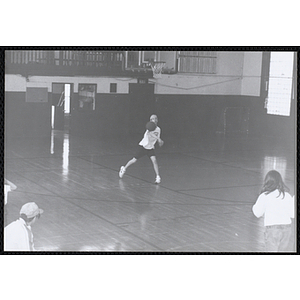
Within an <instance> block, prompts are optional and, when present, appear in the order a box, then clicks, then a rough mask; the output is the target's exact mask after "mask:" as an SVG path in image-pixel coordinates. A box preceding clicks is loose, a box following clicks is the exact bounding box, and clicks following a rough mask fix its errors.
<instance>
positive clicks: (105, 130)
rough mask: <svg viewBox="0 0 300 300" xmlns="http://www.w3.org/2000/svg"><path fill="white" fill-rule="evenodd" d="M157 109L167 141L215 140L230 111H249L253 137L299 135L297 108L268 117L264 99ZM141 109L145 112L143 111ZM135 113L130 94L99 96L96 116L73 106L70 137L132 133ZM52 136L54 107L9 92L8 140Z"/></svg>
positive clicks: (176, 100) (171, 102)
mask: <svg viewBox="0 0 300 300" xmlns="http://www.w3.org/2000/svg"><path fill="white" fill-rule="evenodd" d="M49 94H51V93H49ZM49 99H51V95H49ZM77 99H78V94H77V93H74V95H73V100H72V101H74V103H77V102H78V101H76V100H77ZM153 107H154V109H153V112H154V113H156V114H157V115H158V116H159V125H160V126H161V128H162V134H163V135H165V136H166V137H178V138H181V137H184V136H195V137H197V136H208V135H212V136H213V135H215V134H216V132H217V131H220V130H222V124H223V123H222V122H223V120H222V116H223V112H224V109H225V108H226V107H248V108H249V111H250V118H249V134H250V135H252V136H257V137H261V136H271V137H280V138H287V139H289V140H291V141H292V140H293V139H294V134H295V130H296V125H295V118H294V117H293V115H294V111H295V105H294V104H293V105H292V114H291V116H290V117H282V116H274V115H267V114H266V112H265V110H264V108H263V100H262V99H261V98H259V97H250V96H211V95H209V96H205V95H155V98H154V106H153ZM139 110H141V113H142V110H143V107H141V108H140V109H139ZM131 111H132V107H131V100H130V94H123V95H120V94H118V95H113V94H97V95H96V110H95V111H85V110H81V111H79V110H78V109H76V107H75V106H74V105H73V110H72V115H71V130H70V133H71V134H74V135H83V136H86V137H91V138H98V137H111V138H115V137H122V136H126V135H128V134H132V128H135V127H140V124H141V123H139V124H138V123H137V119H138V116H137V113H138V112H137V111H135V112H134V114H132V113H131ZM143 113H144V112H143ZM151 113H152V108H149V109H148V111H147V112H146V113H145V114H144V116H145V119H146V118H147V117H146V116H148V115H150V114H151ZM135 116H136V117H135ZM145 121H147V120H145ZM220 126H221V127H220ZM143 130H144V128H141V129H140V131H139V130H137V131H135V132H134V134H136V133H138V134H141V133H142V132H143ZM50 131H51V101H50V100H49V102H48V103H27V102H25V93H23V92H7V93H5V134H6V136H7V137H20V136H22V137H43V136H44V137H45V136H48V135H49V134H50Z"/></svg>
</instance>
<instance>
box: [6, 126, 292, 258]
mask: <svg viewBox="0 0 300 300" xmlns="http://www.w3.org/2000/svg"><path fill="white" fill-rule="evenodd" d="M137 142H138V139H137V140H133V141H128V140H125V139H124V140H118V141H116V140H107V139H98V140H95V139H94V140H93V139H89V138H82V137H81V138H80V137H73V136H69V135H68V134H65V133H63V132H59V131H54V132H53V133H52V136H51V137H49V139H48V138H47V139H10V140H7V141H6V144H5V177H6V178H7V179H9V180H10V181H12V182H13V183H15V184H16V185H17V187H18V188H17V190H16V191H14V192H11V193H9V196H8V204H7V205H6V211H7V214H6V218H5V224H8V223H10V222H12V221H14V220H15V219H16V218H17V217H18V213H19V210H20V207H21V206H22V205H23V204H24V203H26V202H29V201H34V202H36V203H37V204H38V205H39V207H41V208H43V209H44V211H45V212H44V214H43V216H42V217H41V218H40V219H39V220H38V222H36V223H35V224H34V225H33V228H32V230H33V233H34V239H35V247H36V249H37V250H41V251H97V252H98V251H99V252H100V251H134V252H141V251H143V252H144V251H147V252H153V251H155V252H165V251H168V252H203V253H205V252H218V253H219V252H263V251H264V240H263V232H264V228H263V220H262V219H257V218H255V217H254V215H253V214H252V211H251V207H252V205H253V204H254V202H255V200H256V198H257V196H258V194H259V190H260V188H261V184H262V180H263V177H264V175H265V174H266V172H267V171H269V170H270V169H277V170H278V171H280V172H281V174H282V175H283V177H284V180H285V182H286V184H287V185H288V186H289V187H290V189H291V194H294V192H295V159H294V157H295V149H294V148H293V145H290V146H289V145H287V144H286V143H280V142H278V141H266V140H264V141H262V140H257V139H253V138H250V137H231V138H230V137H226V138H224V137H223V136H219V137H215V138H214V139H213V140H209V139H206V140H205V139H199V140H195V139H191V140H188V139H187V140H185V141H182V140H181V141H180V143H176V142H175V141H173V140H167V139H165V145H164V146H163V147H162V148H160V149H157V158H158V163H159V166H160V173H161V177H162V182H161V184H160V185H155V184H153V183H154V179H155V176H154V171H153V168H152V164H151V162H150V161H149V159H148V158H146V157H144V158H142V159H141V160H140V161H138V162H137V163H136V164H135V165H133V166H132V167H130V168H129V169H128V170H127V172H126V174H125V176H124V177H123V179H119V178H118V171H119V168H120V166H121V165H124V164H125V163H126V162H127V160H129V159H130V158H131V157H132V154H133V153H134V152H135V147H136V144H137ZM291 251H295V241H291Z"/></svg>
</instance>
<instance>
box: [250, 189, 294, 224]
mask: <svg viewBox="0 0 300 300" xmlns="http://www.w3.org/2000/svg"><path fill="white" fill-rule="evenodd" d="M252 211H253V213H254V215H255V216H256V217H257V218H259V217H262V216H264V225H265V226H271V225H284V224H291V223H292V220H291V218H294V217H295V203H294V197H292V196H291V195H290V194H289V193H285V196H284V197H283V194H282V193H281V194H280V196H279V190H275V191H273V192H271V193H269V194H265V193H262V194H260V195H259V197H258V199H257V201H256V203H255V204H254V206H253V207H252Z"/></svg>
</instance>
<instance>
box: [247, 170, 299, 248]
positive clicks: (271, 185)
mask: <svg viewBox="0 0 300 300" xmlns="http://www.w3.org/2000/svg"><path fill="white" fill-rule="evenodd" d="M288 190H289V189H288V187H287V186H286V185H285V184H284V182H283V180H282V177H281V175H280V173H279V172H277V171H275V170H272V171H269V172H268V173H267V175H266V177H265V180H264V185H263V188H262V191H261V194H260V195H259V197H258V199H257V201H256V203H255V204H254V206H253V207H252V211H253V213H254V215H255V216H256V217H257V218H260V217H262V216H263V217H264V226H265V244H266V251H272V252H282V251H283V252H284V251H287V250H288V246H289V242H290V238H291V234H292V226H291V223H292V220H291V218H294V217H295V216H294V215H295V209H294V206H295V205H294V197H292V196H291V195H290V194H289V193H288V192H287V191H288Z"/></svg>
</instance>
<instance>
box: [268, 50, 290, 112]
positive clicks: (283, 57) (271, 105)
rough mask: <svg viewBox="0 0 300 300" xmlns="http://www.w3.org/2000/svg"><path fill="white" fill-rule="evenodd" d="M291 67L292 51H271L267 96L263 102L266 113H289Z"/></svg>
mask: <svg viewBox="0 0 300 300" xmlns="http://www.w3.org/2000/svg"><path fill="white" fill-rule="evenodd" d="M293 69H294V52H271V58H270V70H269V83H268V96H267V99H266V102H265V108H266V109H267V113H268V114H272V115H281V116H289V115H290V108H291V99H292V86H293Z"/></svg>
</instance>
